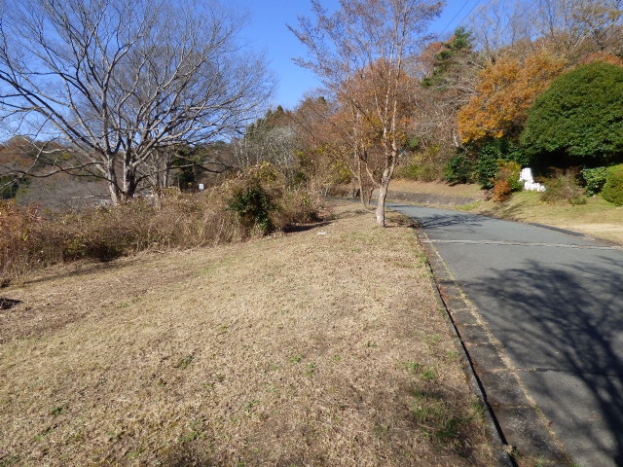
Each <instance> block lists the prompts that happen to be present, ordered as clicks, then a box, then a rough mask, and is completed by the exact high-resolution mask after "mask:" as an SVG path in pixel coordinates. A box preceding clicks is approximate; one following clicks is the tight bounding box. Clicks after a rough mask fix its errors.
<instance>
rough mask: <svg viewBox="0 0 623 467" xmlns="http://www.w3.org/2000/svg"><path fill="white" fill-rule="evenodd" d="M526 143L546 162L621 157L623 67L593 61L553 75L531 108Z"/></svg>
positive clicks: (563, 163)
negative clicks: (550, 81) (554, 76)
mask: <svg viewBox="0 0 623 467" xmlns="http://www.w3.org/2000/svg"><path fill="white" fill-rule="evenodd" d="M521 143H522V147H523V148H524V150H525V151H526V152H527V153H528V154H529V155H531V156H533V157H534V158H535V160H536V161H537V162H538V163H539V166H541V167H549V166H557V167H560V166H570V165H572V164H577V163H580V164H581V163H583V161H585V160H586V159H590V160H595V161H600V162H602V163H605V162H609V161H613V160H616V159H617V158H619V157H621V156H622V155H623V68H622V67H619V66H615V65H610V64H607V63H591V64H589V65H584V66H581V67H579V68H577V69H575V70H573V71H571V72H569V73H566V74H564V75H562V76H560V77H559V78H557V79H556V80H554V82H553V83H552V85H551V86H550V88H549V89H548V90H547V91H545V92H544V93H543V94H542V95H541V96H540V97H539V98H538V99H537V101H536V102H535V104H534V105H533V106H532V108H531V109H530V112H529V115H528V120H527V122H526V126H525V129H524V132H523V134H522V136H521Z"/></svg>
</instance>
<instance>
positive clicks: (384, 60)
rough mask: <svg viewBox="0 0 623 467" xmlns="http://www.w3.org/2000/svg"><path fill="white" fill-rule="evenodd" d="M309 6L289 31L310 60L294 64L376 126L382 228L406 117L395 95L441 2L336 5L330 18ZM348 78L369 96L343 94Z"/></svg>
mask: <svg viewBox="0 0 623 467" xmlns="http://www.w3.org/2000/svg"><path fill="white" fill-rule="evenodd" d="M312 6H313V18H311V19H310V18H305V17H301V18H299V27H298V28H293V27H290V30H291V31H292V32H293V33H294V34H295V35H296V36H297V37H298V39H299V40H300V41H301V42H302V43H303V44H304V45H305V46H306V47H307V49H308V51H309V55H310V59H309V60H303V59H299V60H298V63H299V64H300V65H302V66H304V67H306V68H309V69H311V70H313V71H314V72H315V73H316V74H317V75H318V76H319V77H320V78H321V79H322V81H323V83H324V84H325V86H327V88H328V89H329V90H331V91H332V92H333V93H334V94H335V95H336V96H337V98H338V100H339V101H341V102H347V103H349V105H350V106H351V107H352V108H353V110H354V114H355V115H360V116H361V118H362V119H365V120H366V121H367V122H368V123H371V124H372V123H373V124H374V125H375V126H376V127H378V130H379V138H378V142H379V146H380V148H379V149H380V151H381V152H382V157H383V169H382V171H381V173H380V177H377V176H376V175H375V174H373V173H371V172H370V173H369V175H370V178H371V179H372V180H373V181H374V184H375V185H376V187H377V188H378V190H379V196H378V204H377V209H376V219H377V223H378V224H379V225H382V226H384V225H385V199H386V196H387V190H388V187H389V183H390V181H391V178H392V176H393V173H394V168H395V167H396V163H397V160H398V156H399V154H400V151H401V149H402V147H403V145H404V144H403V143H404V142H403V141H402V139H403V138H404V134H405V131H404V125H405V121H404V117H406V115H403V114H402V112H403V109H404V107H403V106H402V105H401V99H402V96H401V92H400V91H401V88H402V86H403V84H404V80H405V77H406V75H407V70H406V58H407V57H412V56H415V55H416V51H417V48H418V47H419V46H420V45H421V43H422V40H423V39H424V33H425V31H426V26H427V25H428V22H429V21H430V20H432V19H433V18H435V17H436V16H438V15H439V13H440V12H441V8H442V6H443V2H442V1H432V0H350V1H349V0H340V8H339V9H338V10H337V11H336V12H334V13H329V12H328V11H327V10H326V9H324V8H323V7H322V5H321V4H320V2H319V1H318V0H312ZM353 79H357V80H361V81H363V82H366V83H367V85H368V89H369V92H366V93H361V92H359V89H357V90H356V92H349V89H351V87H349V86H347V85H346V84H347V83H349V82H352V80H353ZM357 87H358V86H356V88H357ZM362 96H363V99H365V101H362V100H361V99H362ZM370 96H371V97H372V98H371V99H370Z"/></svg>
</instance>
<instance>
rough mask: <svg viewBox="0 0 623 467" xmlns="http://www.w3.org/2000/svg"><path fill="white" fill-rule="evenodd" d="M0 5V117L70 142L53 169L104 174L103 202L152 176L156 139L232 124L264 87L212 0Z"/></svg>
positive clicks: (257, 65) (198, 138)
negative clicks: (197, 1) (199, 1)
mask: <svg viewBox="0 0 623 467" xmlns="http://www.w3.org/2000/svg"><path fill="white" fill-rule="evenodd" d="M0 14H1V17H0V111H2V117H3V118H4V120H5V122H21V126H20V129H21V130H22V131H23V130H24V128H26V127H25V126H24V123H27V124H28V125H29V128H32V133H31V134H32V136H33V139H34V136H35V134H37V135H39V136H41V135H45V136H46V138H47V139H48V140H49V139H51V138H57V139H59V140H62V141H64V143H65V144H66V145H71V147H72V154H74V155H75V156H76V157H75V158H74V159H73V160H67V158H64V159H63V160H62V161H61V160H58V161H57V162H58V163H57V170H63V171H66V172H69V173H72V171H73V170H75V169H77V168H80V170H81V171H82V172H84V171H85V170H87V171H89V172H91V173H92V174H94V175H96V176H98V177H101V178H104V179H105V180H106V181H107V182H108V185H109V190H110V196H111V199H112V201H113V203H118V202H119V201H120V200H123V199H127V198H131V197H133V195H134V194H135V192H136V191H137V189H138V188H139V186H140V185H141V184H142V183H149V182H148V180H150V179H151V180H153V179H154V178H157V177H154V174H155V173H157V172H158V171H161V170H163V164H162V161H160V160H159V157H158V154H167V151H166V148H168V147H170V146H175V145H179V144H182V143H183V144H191V145H192V144H197V143H200V142H205V141H210V140H213V139H215V138H217V137H221V138H222V137H223V135H224V134H226V133H228V132H236V131H240V130H241V129H242V128H244V126H245V125H246V124H247V122H248V121H249V120H250V119H252V118H255V117H256V116H257V111H259V110H261V108H262V106H263V104H264V102H265V101H266V99H267V98H268V97H269V95H270V92H271V90H272V83H271V81H270V80H269V79H268V74H267V70H266V64H265V61H264V60H263V58H262V57H256V56H253V55H251V54H250V53H246V52H244V50H243V49H242V48H241V47H240V46H239V44H238V42H237V39H236V34H237V33H238V31H239V28H240V24H241V21H240V18H237V17H235V16H234V15H232V14H231V13H230V12H228V11H227V10H226V9H224V8H223V7H222V6H220V5H219V4H217V3H216V0H215V1H208V2H207V3H206V2H203V3H202V4H201V5H197V4H195V3H193V2H190V0H181V1H177V2H168V1H165V0H64V1H57V0H12V1H11V2H6V3H5V4H4V6H3V8H2V10H1V12H0ZM165 165H166V164H165Z"/></svg>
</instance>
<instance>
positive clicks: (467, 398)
mask: <svg viewBox="0 0 623 467" xmlns="http://www.w3.org/2000/svg"><path fill="white" fill-rule="evenodd" d="M357 209H358V206H357V205H356V204H342V205H337V206H335V208H334V213H333V214H332V215H331V216H330V217H328V221H327V222H326V223H325V224H322V225H317V226H314V227H313V228H309V229H307V230H302V231H301V232H297V233H292V234H288V235H283V234H280V235H275V236H273V237H270V238H265V239H261V240H254V241H250V242H247V243H241V244H235V245H229V246H222V247H217V248H211V249H197V250H192V251H185V252H172V253H165V254H156V253H152V254H145V255H140V256H134V257H130V258H125V259H121V260H117V261H115V262H112V263H109V264H81V265H78V266H71V267H63V268H54V269H50V270H46V271H44V273H42V275H41V276H39V277H32V278H30V279H29V280H26V281H25V282H23V283H21V284H15V285H12V286H10V287H8V288H4V289H1V290H0V296H1V297H3V298H4V299H5V300H4V301H2V302H1V303H3V304H5V305H4V306H0V466H2V467H8V466H158V465H160V466H169V467H182V466H233V467H244V466H283V467H295V466H298V467H302V466H353V467H354V466H357V467H362V466H427V467H428V466H488V465H492V464H493V461H492V454H491V448H490V446H489V443H488V442H487V439H486V436H485V434H484V429H483V420H482V418H483V416H482V413H483V412H482V407H481V406H480V404H479V401H478V400H477V398H476V397H475V396H474V395H473V394H472V393H471V392H470V390H469V387H468V383H467V381H466V377H465V374H464V372H463V370H462V366H461V360H460V357H459V354H458V353H457V352H456V348H455V346H454V344H453V342H452V337H451V334H450V332H449V328H448V324H447V322H446V319H445V316H444V314H443V312H442V310H441V308H440V305H439V302H438V301H437V298H436V295H435V291H434V288H433V285H432V283H431V278H430V273H429V270H428V268H427V265H426V262H425V258H424V256H423V253H422V250H421V249H420V246H419V245H418V243H417V241H416V238H415V235H414V233H413V231H412V230H411V229H410V228H409V227H408V226H406V225H405V224H404V222H402V220H401V219H400V218H399V217H395V216H393V215H390V217H389V225H390V227H389V228H387V229H380V228H377V227H375V226H374V216H373V215H372V214H371V213H368V212H361V211H358V210H357ZM9 300H11V301H9ZM12 304H14V306H9V305H12Z"/></svg>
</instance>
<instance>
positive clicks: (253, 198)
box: [229, 182, 275, 233]
mask: <svg viewBox="0 0 623 467" xmlns="http://www.w3.org/2000/svg"><path fill="white" fill-rule="evenodd" d="M229 207H230V209H232V210H233V211H234V212H236V213H237V214H238V216H239V217H240V221H241V222H242V224H243V225H244V226H245V227H247V228H249V229H253V228H255V227H256V226H257V227H258V228H259V229H260V231H261V232H262V233H269V232H271V231H272V230H273V222H272V220H271V218H270V213H271V211H273V210H274V209H275V204H274V203H273V200H272V199H271V197H270V195H269V194H268V193H267V192H266V190H265V189H264V188H263V187H262V185H261V184H260V183H259V182H255V183H252V184H251V185H249V186H246V187H244V188H241V189H239V190H237V191H236V192H234V197H233V199H232V200H231V202H230V203H229Z"/></svg>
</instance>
